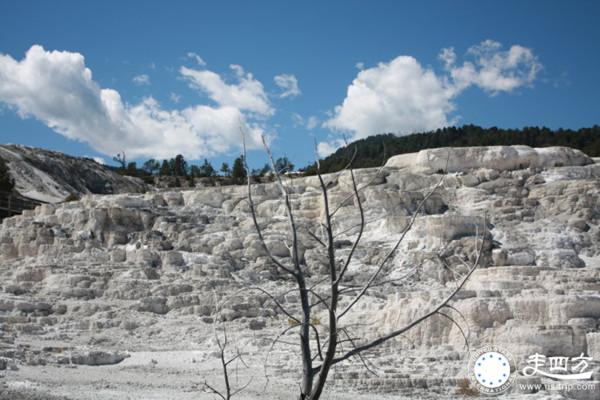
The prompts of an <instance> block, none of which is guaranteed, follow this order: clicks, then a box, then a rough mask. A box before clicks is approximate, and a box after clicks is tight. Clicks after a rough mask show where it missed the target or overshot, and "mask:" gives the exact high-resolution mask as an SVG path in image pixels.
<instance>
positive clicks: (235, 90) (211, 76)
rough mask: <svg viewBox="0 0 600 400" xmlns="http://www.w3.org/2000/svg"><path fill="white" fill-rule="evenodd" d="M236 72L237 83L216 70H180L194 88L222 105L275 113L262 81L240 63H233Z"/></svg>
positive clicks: (261, 112)
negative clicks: (226, 80)
mask: <svg viewBox="0 0 600 400" xmlns="http://www.w3.org/2000/svg"><path fill="white" fill-rule="evenodd" d="M230 68H231V69H232V71H233V72H234V73H235V76H236V81H237V82H235V83H227V82H225V80H224V79H223V78H222V77H221V75H219V74H217V73H216V72H213V71H209V70H198V69H192V68H187V67H181V68H180V69H179V72H180V73H181V75H182V76H183V77H184V78H185V79H186V80H187V81H188V83H189V85H190V86H191V87H193V88H196V89H199V90H201V91H203V92H205V93H206V94H207V95H208V96H209V97H210V98H211V99H212V100H213V101H214V102H216V103H217V104H218V105H219V106H222V107H235V108H238V109H240V110H245V111H249V112H252V113H255V114H258V115H262V116H271V115H273V114H274V113H275V110H274V109H273V107H271V104H270V102H269V99H268V97H267V94H266V93H265V90H264V87H263V85H262V83H260V82H259V81H258V80H256V79H254V76H253V75H252V74H251V73H246V72H245V71H244V69H243V68H242V67H241V66H239V65H231V66H230Z"/></svg>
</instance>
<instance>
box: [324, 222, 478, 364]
mask: <svg viewBox="0 0 600 400" xmlns="http://www.w3.org/2000/svg"><path fill="white" fill-rule="evenodd" d="M486 224H487V222H486V218H484V229H485V226H486ZM484 244H485V231H484V235H483V238H482V241H481V246H480V248H479V250H478V252H477V258H476V260H475V262H474V263H473V266H472V267H471V268H470V269H469V272H468V273H467V274H466V275H465V276H464V278H463V279H462V281H461V283H460V284H459V285H458V287H457V288H456V289H454V290H453V291H452V292H451V293H450V294H449V295H448V296H447V297H446V298H445V299H444V300H443V301H442V302H441V303H439V304H438V305H437V306H436V307H435V308H434V309H433V310H431V311H429V312H427V313H425V314H423V315H422V316H421V317H419V318H417V319H416V320H414V321H413V322H411V323H409V324H408V325H406V326H404V327H403V328H400V329H397V330H394V331H392V332H390V333H388V334H386V335H384V336H381V337H379V338H377V339H375V340H372V341H370V342H368V343H366V344H364V345H361V346H358V347H356V348H355V349H353V350H350V351H349V352H347V353H346V354H344V355H342V356H340V357H338V358H336V359H334V360H333V363H334V364H336V363H339V362H341V361H344V360H346V359H348V358H349V357H352V356H353V355H354V354H357V353H360V352H363V351H366V350H369V349H372V348H374V347H376V346H378V345H380V344H382V343H384V342H386V341H388V340H390V339H392V338H395V337H397V336H399V335H401V334H403V333H404V332H406V331H408V330H409V329H412V328H414V327H415V326H417V325H418V324H420V323H421V322H423V321H424V320H426V319H427V318H429V317H431V316H432V315H434V314H436V313H438V311H440V310H441V309H442V308H443V307H444V306H445V305H446V304H448V303H449V302H450V301H451V300H452V299H453V298H454V296H456V293H458V292H459V291H460V289H461V288H462V287H463V286H464V285H465V283H466V282H467V280H468V279H469V277H470V276H471V275H472V274H473V272H474V271H475V269H476V268H477V266H478V265H479V262H480V260H481V254H482V253H483V246H484Z"/></svg>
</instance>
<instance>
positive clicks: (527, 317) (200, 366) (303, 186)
mask: <svg viewBox="0 0 600 400" xmlns="http://www.w3.org/2000/svg"><path fill="white" fill-rule="evenodd" d="M440 166H443V168H447V170H448V172H449V173H448V174H447V175H446V176H444V177H443V185H440V186H439V187H438V190H437V191H436V192H435V193H434V195H432V196H431V197H427V193H428V192H429V191H430V190H431V188H432V187H437V186H436V185H437V184H438V183H439V182H440V179H441V178H442V175H440V174H439V170H440V169H442V168H440ZM355 177H356V180H357V181H358V185H359V186H360V187H363V186H364V189H363V190H362V191H361V197H362V199H363V202H362V203H363V206H364V210H365V211H364V217H365V220H366V225H365V231H364V235H363V236H362V239H361V241H360V244H359V246H358V247H357V249H356V253H355V254H356V256H355V258H354V259H353V262H352V264H350V266H349V269H348V274H347V275H346V276H345V278H344V280H343V281H342V282H341V284H340V287H341V288H342V289H343V290H344V291H347V292H346V293H347V294H346V295H344V297H343V299H342V301H343V302H344V303H343V304H347V303H348V302H349V301H350V299H351V298H352V297H353V296H352V295H353V291H352V290H353V288H356V287H360V285H361V284H360V283H361V282H364V280H365V278H366V277H368V276H370V274H371V273H372V271H374V270H375V269H377V265H378V264H379V262H380V260H381V259H382V258H384V257H385V255H386V254H387V253H388V252H389V251H390V249H391V248H392V247H393V246H394V245H395V243H396V241H397V240H398V238H399V237H400V236H401V235H402V232H403V230H404V229H405V228H406V227H407V226H408V224H409V221H410V220H411V216H412V215H413V214H414V213H415V210H417V209H418V207H419V206H418V205H419V204H420V203H423V204H424V206H423V209H422V212H421V213H419V214H418V216H417V217H416V219H415V221H414V225H413V226H412V229H411V230H410V231H408V234H407V235H406V237H405V240H404V241H403V242H402V244H401V246H400V247H399V249H398V252H397V253H395V255H394V256H393V259H392V260H391V262H390V263H389V264H387V266H386V267H385V269H384V271H383V273H382V277H381V278H378V279H377V281H376V283H377V285H376V288H373V290H369V291H368V292H367V293H366V295H365V297H364V298H362V299H361V301H360V303H358V307H357V308H354V309H352V311H351V312H349V313H348V314H347V315H346V316H345V317H344V319H343V324H344V329H346V330H347V332H349V333H348V335H349V337H354V338H356V339H355V340H356V341H357V342H358V343H359V344H360V343H362V342H364V341H368V340H369V339H370V338H373V337H375V336H377V335H381V334H384V333H386V332H389V331H390V330H392V329H394V328H395V327H398V326H404V325H406V324H407V323H408V322H410V321H411V320H414V319H415V318H417V317H418V316H420V315H422V314H423V313H424V312H425V311H427V310H430V309H431V308H432V307H434V305H435V304H437V303H438V302H439V301H440V299H443V298H445V297H446V296H447V294H448V293H449V291H452V290H453V289H454V287H455V284H456V276H457V275H459V276H460V275H461V274H463V273H464V271H465V263H467V262H469V261H470V260H472V259H473V258H474V257H475V253H476V249H477V248H478V246H479V243H481V247H480V248H481V249H482V252H483V254H482V257H481V262H480V265H479V268H478V269H476V270H475V273H474V274H473V275H472V276H471V277H470V279H469V280H468V282H467V284H466V286H465V287H464V288H463V290H461V291H460V292H459V296H457V297H456V298H455V299H454V300H453V302H452V306H453V307H454V308H453V309H449V310H448V311H447V312H448V313H450V315H452V316H453V317H455V318H456V319H460V321H461V322H460V324H461V326H463V327H464V329H465V332H467V335H468V337H469V339H468V340H469V344H470V346H471V347H470V349H471V350H473V349H478V348H481V347H482V346H484V345H488V344H494V345H498V346H502V347H503V348H505V349H507V350H508V351H509V352H510V353H511V354H512V355H513V357H514V358H515V361H516V362H517V364H518V368H519V371H520V369H521V368H522V367H523V365H526V360H527V357H528V356H529V355H532V354H534V353H539V354H545V355H548V356H563V357H577V356H579V355H580V354H582V353H585V354H588V355H589V356H591V357H593V358H594V360H598V359H599V358H600V328H599V325H598V321H600V294H599V293H600V164H597V163H594V161H593V160H592V159H591V158H589V157H587V156H586V155H585V154H583V153H582V152H580V151H577V150H573V149H569V148H561V147H553V148H544V149H533V148H529V147H526V146H511V147H509V146H506V147H479V148H442V149H435V150H423V151H421V152H419V153H416V154H407V155H400V156H395V157H392V158H391V159H390V160H388V162H387V165H386V166H385V167H384V168H383V169H382V170H379V169H375V168H371V169H360V170H356V171H355ZM324 179H325V184H326V185H327V187H328V188H329V189H328V194H329V198H330V199H331V202H332V204H333V205H334V206H338V205H339V206H340V208H339V212H338V213H337V214H336V215H335V217H334V220H333V226H334V231H335V233H336V257H337V258H340V259H344V258H345V257H346V256H348V254H349V253H350V252H351V251H353V250H352V249H351V247H352V246H351V244H352V240H353V239H354V238H355V237H356V234H357V232H356V231H357V226H358V225H359V221H360V215H359V212H358V211H357V208H356V207H355V206H354V203H353V202H346V201H345V199H346V198H347V196H348V194H349V193H351V190H352V189H351V188H352V186H351V183H350V182H351V177H350V174H349V173H342V174H328V175H325V176H324ZM246 190H247V188H246V187H244V186H226V187H208V188H197V189H194V190H177V189H173V190H171V191H163V192H148V193H144V194H120V195H108V196H95V195H90V196H85V197H84V198H82V200H80V201H74V202H68V203H61V204H55V205H54V204H44V205H42V206H40V207H38V208H37V209H35V210H34V211H27V212H26V213H24V214H23V215H20V216H15V217H12V218H7V219H5V220H4V221H3V223H2V224H0V321H1V324H0V362H4V366H5V368H6V371H2V372H1V373H2V374H4V376H5V377H6V379H5V382H7V383H6V385H5V386H4V387H5V388H6V390H7V393H8V394H9V395H8V397H5V398H7V399H13V398H14V397H10V396H11V393H12V392H11V391H20V392H22V393H35V395H37V396H39V398H44V399H47V398H53V397H54V396H60V397H61V398H62V396H65V397H66V398H68V399H70V400H74V399H78V400H112V399H128V398H130V399H177V400H192V399H194V400H196V399H200V400H208V399H212V398H214V396H212V395H211V394H207V393H202V383H203V382H205V381H206V382H210V383H211V384H219V383H220V382H221V381H220V371H221V370H220V365H219V362H218V359H217V358H216V357H215V348H216V343H215V340H214V336H213V335H214V333H213V332H214V331H213V329H214V325H213V322H214V321H215V318H216V317H217V316H216V315H215V311H214V310H215V299H224V298H226V297H225V296H227V303H226V304H225V305H224V306H223V307H222V309H221V313H220V315H219V317H220V319H221V320H222V321H223V323H224V324H225V326H227V329H228V331H229V332H230V340H231V341H232V343H235V346H236V347H238V348H239V349H241V351H242V352H243V356H244V360H245V362H246V363H247V365H248V366H249V368H244V367H243V366H242V367H240V369H239V376H240V382H246V381H247V380H248V378H252V381H251V384H250V385H249V387H248V388H247V390H246V391H244V392H243V393H242V394H241V395H240V396H239V397H238V398H240V399H246V400H258V399H262V400H275V399H290V398H295V394H296V393H297V390H298V389H297V382H298V371H299V370H300V364H299V359H298V357H297V356H296V355H295V354H296V352H295V350H296V347H294V346H295V344H296V343H297V337H298V335H297V331H294V330H292V331H290V332H289V334H288V335H284V337H282V338H281V341H280V342H279V343H278V344H277V345H276V346H275V345H273V340H274V339H275V337H277V335H278V334H279V333H280V332H282V331H284V330H286V329H287V330H289V329H290V328H293V327H294V324H293V321H292V322H290V319H289V318H288V317H287V316H286V315H284V314H283V313H282V312H281V311H280V310H279V308H278V307H277V306H276V304H275V303H274V302H273V301H271V299H270V298H269V297H267V296H266V295H264V294H262V292H257V291H255V292H252V291H251V290H249V288H251V287H255V286H260V287H261V288H264V290H269V291H271V292H272V293H274V294H275V298H276V299H278V301H279V302H280V303H281V304H283V305H284V306H285V307H286V308H288V309H289V310H290V311H291V312H292V313H293V314H297V313H298V312H299V311H298V310H299V303H298V296H297V295H296V294H295V292H294V290H293V288H294V283H293V282H292V281H291V280H290V279H289V278H288V277H287V275H286V274H284V273H282V272H281V271H280V270H278V269H277V268H276V267H274V265H273V264H272V263H271V262H270V261H269V259H268V258H267V256H266V253H265V250H264V248H263V247H261V242H260V241H259V239H258V236H257V234H256V230H255V228H254V226H253V222H252V219H251V216H250V213H249V207H248V202H247V201H246V200H247V192H246ZM290 192H291V193H290V202H291V204H292V206H293V209H294V212H295V216H296V217H297V219H296V223H297V224H298V226H300V227H303V229H301V230H299V231H298V232H299V237H298V240H299V241H300V243H301V246H300V248H301V251H300V254H299V257H300V258H301V263H302V266H303V268H306V271H308V272H309V275H308V276H309V278H308V279H309V282H308V283H309V284H310V285H311V287H312V288H313V289H311V291H312V292H314V293H315V296H317V295H316V293H320V294H319V297H318V298H319V299H320V298H321V297H323V296H326V293H327V289H328V288H327V285H322V284H320V282H323V279H324V277H326V276H327V275H326V274H327V273H328V265H327V258H326V255H325V251H326V250H325V249H324V248H323V247H322V246H321V245H320V243H319V242H318V240H319V239H318V237H317V236H311V235H310V234H309V233H310V232H317V234H319V230H318V227H319V226H320V224H322V220H323V218H324V217H323V216H324V206H323V202H322V194H321V192H320V190H319V182H318V180H317V179H316V178H315V177H300V178H298V179H294V181H293V186H292V187H291V190H290ZM253 193H254V197H255V198H254V201H255V202H256V206H257V207H256V210H257V218H258V223H259V224H260V225H261V227H262V229H263V234H264V238H265V242H266V244H267V245H268V247H269V249H270V251H271V252H272V253H273V254H274V255H275V256H276V257H277V258H278V259H279V260H280V261H281V262H282V263H286V264H287V263H289V262H290V251H289V249H288V248H287V247H286V241H288V240H289V234H288V230H287V229H288V222H287V220H286V214H285V207H283V206H282V201H281V196H280V191H279V188H278V187H277V186H276V185H275V184H261V185H256V186H254V187H253ZM483 230H485V232H486V233H485V234H483V233H482V231H483ZM315 237H317V239H316V240H315ZM482 237H485V238H487V239H486V240H485V242H484V241H482V240H480V239H481V238H482ZM484 244H485V245H484ZM316 298H317V297H315V299H316ZM313 300H314V299H313ZM314 301H316V300H314ZM326 315H327V312H326V309H325V307H322V308H321V309H315V315H314V317H315V318H314V322H313V323H314V325H315V329H316V330H317V331H319V330H320V331H321V335H322V334H323V329H325V328H324V326H325V325H326V324H327V322H326ZM461 316H462V318H459V317H461ZM311 321H312V320H311ZM321 337H323V336H321ZM271 348H272V351H270V349H271ZM470 349H468V348H466V347H465V341H464V338H463V335H462V334H461V331H460V330H459V329H458V328H457V327H456V325H454V324H453V323H452V322H451V321H450V320H448V319H447V318H443V317H442V316H436V317H433V318H431V319H430V320H428V321H427V322H426V323H424V324H423V325H420V326H418V327H415V328H414V329H412V330H410V331H407V332H406V333H405V334H404V335H402V336H401V337H400V338H399V339H398V340H393V341H389V342H386V343H385V344H384V345H383V346H382V347H380V348H377V349H375V350H373V351H370V352H368V353H366V354H365V360H366V361H365V362H367V363H368V366H369V368H370V369H371V370H372V371H374V373H370V372H369V371H367V370H366V369H365V368H364V365H363V364H362V362H361V359H354V358H353V359H350V360H348V361H347V362H345V363H343V364H339V365H338V366H336V369H335V371H334V373H333V376H332V379H331V381H330V384H329V385H328V386H327V387H326V390H327V396H326V398H328V399H334V398H344V399H349V400H358V399H360V400H367V399H388V400H392V399H394V400H395V399H405V398H411V399H413V398H414V399H417V398H418V399H454V398H457V395H456V391H457V388H458V386H457V385H458V384H459V382H460V381H461V380H464V379H465V377H466V376H467V362H468V359H469V350H470ZM268 353H270V358H268V361H267V354H268ZM0 369H2V364H0ZM589 369H590V371H594V375H593V376H594V378H593V380H592V381H585V383H589V384H596V385H598V378H599V377H600V375H599V374H600V363H598V362H597V361H595V362H593V363H590V367H589ZM267 373H268V374H269V376H270V380H269V381H268V382H267V380H266V378H265V375H266V374H267ZM515 374H517V376H516V379H517V381H518V382H525V383H540V382H541V380H540V377H533V378H526V377H524V376H522V375H521V374H519V373H517V372H515ZM235 376H236V378H237V377H238V372H237V370H236V373H235ZM215 382H216V383H215ZM579 382H581V381H579ZM267 383H268V385H267ZM2 390H3V387H2V385H1V384H0V398H2ZM519 390H520V389H519V387H518V386H517V385H516V384H515V385H514V391H513V392H511V393H510V394H508V395H505V396H504V397H502V398H503V399H513V400H516V399H530V400H542V399H552V400H562V399H566V398H577V399H597V398H598V397H597V396H596V394H597V392H596V393H594V392H592V391H590V392H589V393H588V394H589V395H588V396H587V397H586V392H585V391H583V390H582V391H580V392H578V391H576V390H574V391H572V392H569V394H568V395H564V396H563V393H560V394H559V393H557V392H556V391H547V390H544V389H542V390H539V391H538V392H537V393H535V394H530V395H527V396H525V395H524V393H522V392H520V391H519ZM569 396H573V397H569ZM594 396H596V397H594ZM32 398H36V397H32Z"/></svg>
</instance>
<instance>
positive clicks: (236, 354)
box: [204, 295, 252, 400]
mask: <svg viewBox="0 0 600 400" xmlns="http://www.w3.org/2000/svg"><path fill="white" fill-rule="evenodd" d="M225 301H227V300H225ZM221 307H222V304H219V302H218V300H217V296H216V295H215V314H214V320H213V334H214V338H215V341H216V342H217V348H218V351H217V356H218V358H219V361H220V362H221V369H222V371H221V372H222V378H223V389H217V388H216V387H215V386H213V385H210V384H209V383H208V382H207V381H204V391H205V392H207V393H212V394H214V395H216V396H218V397H219V398H221V399H223V400H231V399H232V398H233V397H234V396H235V395H238V394H240V393H241V392H242V391H244V390H245V389H246V388H247V387H248V386H249V385H250V383H251V382H252V378H250V379H248V381H247V382H246V383H245V384H243V385H241V386H238V387H234V386H233V385H232V378H231V368H232V365H234V364H235V365H234V368H235V369H236V372H237V368H239V364H242V365H243V366H244V367H245V368H248V365H247V364H246V362H245V361H244V358H243V356H242V353H241V351H240V349H239V348H238V347H237V346H235V349H233V350H232V349H230V346H231V345H232V343H231V342H230V341H229V340H230V339H229V336H228V332H227V326H226V325H225V324H224V323H223V322H222V321H221V318H220V317H221ZM234 345H235V343H234ZM236 383H237V382H236ZM234 384H235V383H234Z"/></svg>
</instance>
